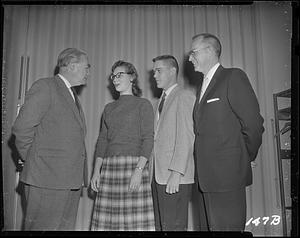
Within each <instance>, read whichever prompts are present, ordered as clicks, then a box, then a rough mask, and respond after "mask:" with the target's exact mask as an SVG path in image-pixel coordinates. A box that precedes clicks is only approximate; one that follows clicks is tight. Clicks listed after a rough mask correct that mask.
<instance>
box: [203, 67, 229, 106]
mask: <svg viewBox="0 0 300 238" xmlns="http://www.w3.org/2000/svg"><path fill="white" fill-rule="evenodd" d="M223 69H224V68H223V67H222V66H221V65H220V66H219V67H218V69H217V70H216V72H215V74H214V76H213V77H212V79H211V81H210V83H209V85H208V87H207V89H206V90H205V93H204V95H203V97H202V99H201V101H200V103H198V104H199V106H198V110H200V109H201V107H202V106H203V104H205V102H206V98H207V96H208V95H209V93H210V92H211V91H212V90H214V88H215V85H216V83H217V82H218V81H219V78H220V76H221V74H222V71H223ZM198 100H199V98H198Z"/></svg>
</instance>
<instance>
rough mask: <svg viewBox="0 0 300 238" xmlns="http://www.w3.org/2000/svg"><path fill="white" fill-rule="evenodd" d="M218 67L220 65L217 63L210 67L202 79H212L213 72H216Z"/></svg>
mask: <svg viewBox="0 0 300 238" xmlns="http://www.w3.org/2000/svg"><path fill="white" fill-rule="evenodd" d="M219 65H220V63H219V62H218V63H216V64H215V65H214V66H213V67H211V69H210V70H209V71H208V73H207V74H206V76H205V77H204V78H207V79H209V81H210V80H211V79H212V77H213V76H214V74H215V72H216V71H217V69H218V67H219Z"/></svg>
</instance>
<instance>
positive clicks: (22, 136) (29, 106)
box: [12, 80, 51, 160]
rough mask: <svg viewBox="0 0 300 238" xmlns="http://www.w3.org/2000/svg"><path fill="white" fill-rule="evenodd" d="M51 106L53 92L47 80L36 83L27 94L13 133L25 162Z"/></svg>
mask: <svg viewBox="0 0 300 238" xmlns="http://www.w3.org/2000/svg"><path fill="white" fill-rule="evenodd" d="M50 105H51V90H50V87H49V85H48V84H47V82H46V81H45V80H38V81H36V82H35V83H34V84H33V85H32V87H31V88H30V90H29V91H28V92H27V93H26V97H25V102H24V104H23V106H22V107H21V109H20V111H19V114H18V116H17V118H16V121H15V123H14V125H13V128H12V133H13V134H14V135H15V136H16V147H17V149H18V151H19V153H20V155H21V158H22V159H23V160H26V155H27V152H28V150H29V148H30V146H31V144H32V142H33V140H34V134H35V128H36V126H38V125H39V124H40V123H41V121H42V119H43V116H44V115H45V114H46V113H47V111H48V110H49V107H50Z"/></svg>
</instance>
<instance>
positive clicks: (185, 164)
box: [150, 85, 196, 184]
mask: <svg viewBox="0 0 300 238" xmlns="http://www.w3.org/2000/svg"><path fill="white" fill-rule="evenodd" d="M195 98H196V97H195V96H194V94H193V93H192V92H191V91H188V90H186V89H183V88H182V87H181V86H179V85H177V86H176V87H175V88H174V89H173V90H172V91H171V92H170V94H169V95H168V97H167V98H166V101H165V103H164V107H163V110H162V113H161V115H160V117H159V120H157V118H158V115H157V114H158V106H156V113H155V122H154V124H155V125H154V147H153V152H152V158H151V159H150V181H152V177H153V162H154V167H155V179H156V182H157V183H158V184H167V180H168V178H169V176H170V174H171V171H172V170H174V171H177V172H179V173H180V174H182V177H181V180H180V184H191V183H194V158H193V150H194V149H193V148H194V132H193V106H194V103H195Z"/></svg>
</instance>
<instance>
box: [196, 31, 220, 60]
mask: <svg viewBox="0 0 300 238" xmlns="http://www.w3.org/2000/svg"><path fill="white" fill-rule="evenodd" d="M198 38H201V40H202V41H203V42H205V43H207V44H209V45H211V46H212V47H213V48H214V50H215V52H216V55H217V56H218V58H220V56H221V52H222V46H221V43H220V40H219V39H218V37H216V36H215V35H213V34H210V33H201V34H198V35H195V36H194V37H193V38H192V40H196V39H198Z"/></svg>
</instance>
